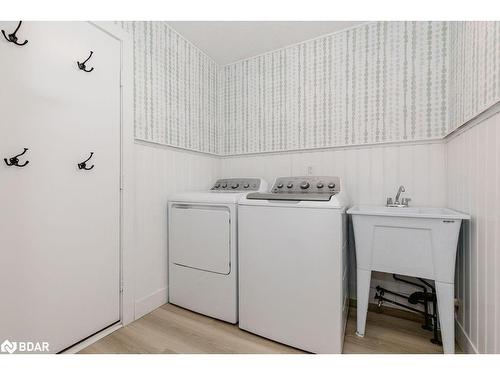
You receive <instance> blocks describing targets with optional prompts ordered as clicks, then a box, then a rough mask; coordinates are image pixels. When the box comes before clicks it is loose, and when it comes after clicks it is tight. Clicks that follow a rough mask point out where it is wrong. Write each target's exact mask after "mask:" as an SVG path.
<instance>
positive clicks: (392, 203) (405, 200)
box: [386, 185, 411, 207]
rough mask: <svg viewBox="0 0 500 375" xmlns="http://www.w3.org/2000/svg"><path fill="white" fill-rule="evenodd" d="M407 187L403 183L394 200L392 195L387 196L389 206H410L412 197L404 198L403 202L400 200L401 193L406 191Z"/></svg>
mask: <svg viewBox="0 0 500 375" xmlns="http://www.w3.org/2000/svg"><path fill="white" fill-rule="evenodd" d="M405 191H406V190H405V187H404V186H403V185H401V186H400V187H399V189H398V192H397V194H396V198H394V201H393V200H392V198H391V197H389V198H387V204H386V206H387V207H408V203H409V202H410V201H411V198H403V199H402V200H401V202H400V201H399V198H400V197H401V193H404V192H405Z"/></svg>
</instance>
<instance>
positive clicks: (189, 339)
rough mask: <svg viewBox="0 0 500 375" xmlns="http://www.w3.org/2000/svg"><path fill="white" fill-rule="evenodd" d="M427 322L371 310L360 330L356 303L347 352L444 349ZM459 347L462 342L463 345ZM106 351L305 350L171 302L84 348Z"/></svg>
mask: <svg viewBox="0 0 500 375" xmlns="http://www.w3.org/2000/svg"><path fill="white" fill-rule="evenodd" d="M420 325H421V323H419V322H416V321H412V320H407V319H402V318H397V317H394V316H390V315H386V314H380V313H377V312H371V311H370V312H368V319H367V326H366V327H367V328H366V335H365V337H364V338H360V337H357V336H356V335H355V333H354V332H355V330H356V309H355V308H351V311H350V314H349V320H348V323H347V329H346V335H345V340H344V353H442V347H441V346H437V345H434V344H432V343H431V342H430V341H429V339H430V338H431V337H432V334H431V332H428V331H424V330H423V329H421V328H420ZM457 350H458V348H457ZM80 353H86V354H105V353H242V354H245V353H255V354H261V353H270V354H277V353H294V354H297V353H304V352H302V351H300V350H297V349H295V348H291V347H289V346H286V345H282V344H279V343H277V342H274V341H271V340H267V339H265V338H263V337H260V336H256V335H253V334H251V333H249V332H246V331H243V330H240V329H239V328H238V326H237V325H233V324H229V323H225V322H222V321H219V320H216V319H212V318H209V317H206V316H203V315H200V314H196V313H193V312H191V311H188V310H185V309H182V308H180V307H177V306H174V305H170V304H166V305H163V306H161V307H160V308H158V309H156V310H154V311H153V312H151V313H149V314H147V315H145V316H143V317H142V318H140V319H138V320H136V321H134V322H133V323H131V324H129V325H127V326H126V327H123V328H120V329H118V330H117V331H115V332H113V333H111V334H110V335H108V336H106V337H104V338H102V339H100V340H99V341H97V342H95V343H94V344H92V345H90V346H88V347H87V348H85V349H83V350H82V351H80Z"/></svg>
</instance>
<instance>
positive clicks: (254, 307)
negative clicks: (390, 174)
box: [238, 176, 348, 353]
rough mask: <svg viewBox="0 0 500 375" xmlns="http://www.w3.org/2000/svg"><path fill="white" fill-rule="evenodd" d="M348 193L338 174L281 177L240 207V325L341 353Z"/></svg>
mask: <svg viewBox="0 0 500 375" xmlns="http://www.w3.org/2000/svg"><path fill="white" fill-rule="evenodd" d="M347 204H348V201H347V198H346V195H345V194H344V193H343V192H341V189H340V180H339V178H338V177H312V176H307V177H280V178H277V179H276V181H275V183H274V185H273V188H272V190H271V193H251V194H248V195H247V196H246V198H242V199H241V200H240V201H239V204H238V225H239V234H238V244H239V314H240V320H239V326H240V328H242V329H244V330H247V331H250V332H253V333H256V334H258V335H261V336H264V337H267V338H270V339H272V340H275V341H278V342H281V343H284V344H287V345H290V346H293V347H296V348H299V349H303V350H306V351H309V352H313V353H341V352H342V345H343V341H344V331H345V324H346V321H347V313H348V292H347V285H348V272H347V269H348V267H347V233H346V232H347V230H346V229H347V228H346V213H345V210H346V206H347Z"/></svg>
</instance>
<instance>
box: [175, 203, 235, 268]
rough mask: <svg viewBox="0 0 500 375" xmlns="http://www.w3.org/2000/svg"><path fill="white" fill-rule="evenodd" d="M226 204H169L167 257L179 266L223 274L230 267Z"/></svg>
mask: <svg viewBox="0 0 500 375" xmlns="http://www.w3.org/2000/svg"><path fill="white" fill-rule="evenodd" d="M230 217H231V215H230V211H229V207H224V206H203V205H191V204H173V205H172V206H171V208H170V231H169V236H170V239H169V257H170V262H171V263H174V264H176V265H179V266H185V267H190V268H195V269H199V270H203V271H209V272H215V273H219V274H224V275H227V274H229V272H230V271H231V258H230V257H231V253H230V252H231V228H230V226H231V221H230Z"/></svg>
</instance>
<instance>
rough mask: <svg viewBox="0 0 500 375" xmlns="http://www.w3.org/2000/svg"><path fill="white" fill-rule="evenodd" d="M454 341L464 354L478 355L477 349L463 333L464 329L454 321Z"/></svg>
mask: <svg viewBox="0 0 500 375" xmlns="http://www.w3.org/2000/svg"><path fill="white" fill-rule="evenodd" d="M455 340H456V341H457V343H458V345H459V346H460V348H461V349H462V350H463V352H464V353H466V354H479V352H478V350H477V348H476V347H475V346H474V344H473V343H472V341H471V339H470V337H469V336H468V335H467V333H466V332H465V329H464V327H462V325H461V324H460V323H459V322H458V320H456V319H455Z"/></svg>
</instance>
